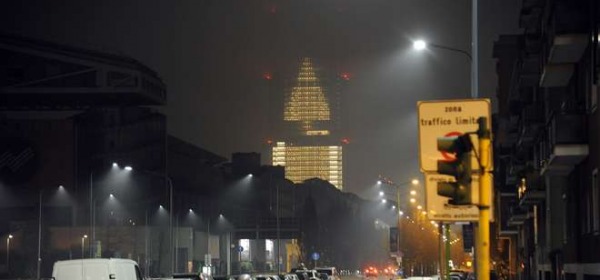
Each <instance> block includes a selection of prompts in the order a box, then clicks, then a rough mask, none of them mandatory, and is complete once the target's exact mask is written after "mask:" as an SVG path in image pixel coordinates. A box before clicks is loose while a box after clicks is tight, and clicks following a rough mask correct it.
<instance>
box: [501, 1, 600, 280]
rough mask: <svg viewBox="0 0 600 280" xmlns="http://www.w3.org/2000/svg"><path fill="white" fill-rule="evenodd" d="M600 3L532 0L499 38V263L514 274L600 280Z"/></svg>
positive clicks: (545, 279) (516, 276) (541, 278)
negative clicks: (516, 27)
mask: <svg viewBox="0 0 600 280" xmlns="http://www.w3.org/2000/svg"><path fill="white" fill-rule="evenodd" d="M599 7H600V5H599V3H598V1H595V0H569V1H567V0H550V1H541V0H539V1H538V0H524V1H522V8H521V11H520V17H519V24H520V27H521V28H522V29H523V34H519V35H507V36H501V37H500V38H499V40H498V41H497V42H496V43H495V45H494V57H495V58H496V59H497V67H496V69H497V73H498V92H497V97H498V114H497V115H496V117H495V119H494V133H495V141H494V149H495V158H496V159H495V160H496V170H495V185H496V196H495V197H496V203H495V205H496V207H497V211H496V214H497V217H496V218H497V219H496V220H497V221H498V222H497V227H496V231H495V236H494V237H495V238H496V239H497V241H498V242H497V244H498V246H496V247H497V248H496V249H495V251H496V252H495V253H496V254H495V262H496V263H497V264H502V266H503V267H504V269H505V270H506V271H507V272H508V274H510V276H511V279H537V280H559V279H565V280H590V279H600V254H598V252H600V207H599V205H600V191H599V187H598V184H599V183H600V182H599V181H598V166H599V164H600V154H599V153H598V151H599V149H600V142H598V139H599V137H600V133H599V130H598V127H599V126H600V114H599V113H598V109H597V107H598V106H597V100H598V83H599V72H600V58H599V57H600V46H599V43H598V40H599V35H598V34H599V33H598V32H599V28H600V10H599V9H600V8H599Z"/></svg>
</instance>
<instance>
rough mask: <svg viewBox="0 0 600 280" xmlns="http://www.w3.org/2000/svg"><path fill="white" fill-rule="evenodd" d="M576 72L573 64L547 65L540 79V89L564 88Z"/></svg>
mask: <svg viewBox="0 0 600 280" xmlns="http://www.w3.org/2000/svg"><path fill="white" fill-rule="evenodd" d="M574 71H575V66H574V64H572V63H561V64H546V65H544V71H543V72H542V76H541V78H540V87H564V86H567V85H568V84H569V81H570V80H571V76H573V72H574Z"/></svg>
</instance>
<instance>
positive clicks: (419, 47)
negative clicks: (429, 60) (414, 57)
mask: <svg viewBox="0 0 600 280" xmlns="http://www.w3.org/2000/svg"><path fill="white" fill-rule="evenodd" d="M413 48H414V49H415V50H418V51H421V50H424V49H425V48H427V43H425V41H423V40H416V41H414V42H413Z"/></svg>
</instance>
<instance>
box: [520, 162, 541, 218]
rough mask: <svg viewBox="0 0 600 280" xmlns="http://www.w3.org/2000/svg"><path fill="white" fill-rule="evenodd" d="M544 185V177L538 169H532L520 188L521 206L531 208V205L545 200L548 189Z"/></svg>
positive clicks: (523, 179)
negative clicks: (544, 188) (543, 187)
mask: <svg viewBox="0 0 600 280" xmlns="http://www.w3.org/2000/svg"><path fill="white" fill-rule="evenodd" d="M542 186H543V185H542V177H540V174H539V173H538V172H536V170H534V169H531V171H530V172H527V175H525V177H524V178H522V179H521V184H520V185H519V188H518V197H519V206H520V207H521V208H522V209H529V207H530V206H532V205H535V204H539V203H541V202H543V201H544V200H545V199H546V191H545V190H543V189H542Z"/></svg>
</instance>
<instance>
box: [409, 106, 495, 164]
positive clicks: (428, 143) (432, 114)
mask: <svg viewBox="0 0 600 280" xmlns="http://www.w3.org/2000/svg"><path fill="white" fill-rule="evenodd" d="M417 107H418V113H419V120H418V121H419V154H420V164H421V166H420V167H421V171H422V172H437V161H438V160H453V159H454V155H452V154H447V153H443V152H440V151H438V149H437V139H438V138H439V137H451V136H459V135H462V134H464V133H467V132H475V131H477V129H478V124H477V119H478V118H480V117H487V119H488V127H492V126H491V119H492V118H491V103H490V100H489V99H464V100H445V101H419V102H418V103H417ZM471 141H472V142H473V147H474V148H475V151H477V150H478V148H479V142H478V141H477V137H475V136H473V137H471ZM473 156H475V153H473ZM472 162H473V165H472V170H473V171H477V170H479V165H478V164H477V160H476V159H475V158H474V159H473V161H472Z"/></svg>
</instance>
